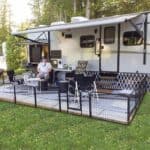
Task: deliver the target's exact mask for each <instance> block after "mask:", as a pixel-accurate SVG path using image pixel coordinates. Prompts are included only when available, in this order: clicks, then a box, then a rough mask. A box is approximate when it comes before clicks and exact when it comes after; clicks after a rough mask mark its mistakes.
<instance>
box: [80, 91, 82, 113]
mask: <svg viewBox="0 0 150 150" xmlns="http://www.w3.org/2000/svg"><path fill="white" fill-rule="evenodd" d="M80 109H81V115H82V92H80Z"/></svg>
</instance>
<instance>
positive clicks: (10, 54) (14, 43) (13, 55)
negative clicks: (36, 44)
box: [6, 35, 26, 70]
mask: <svg viewBox="0 0 150 150" xmlns="http://www.w3.org/2000/svg"><path fill="white" fill-rule="evenodd" d="M20 42H21V39H19V38H16V37H14V36H11V35H9V36H8V37H7V43H6V46H7V51H6V61H7V67H8V69H9V70H10V69H13V70H15V69H18V68H20V67H22V66H21V65H22V62H23V61H24V60H25V59H26V56H25V55H24V54H25V49H24V46H21V45H19V43H20ZM23 53H24V54H23Z"/></svg>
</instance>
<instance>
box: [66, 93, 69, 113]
mask: <svg viewBox="0 0 150 150" xmlns="http://www.w3.org/2000/svg"><path fill="white" fill-rule="evenodd" d="M66 95H67V113H68V109H69V95H68V91H67V93H66Z"/></svg>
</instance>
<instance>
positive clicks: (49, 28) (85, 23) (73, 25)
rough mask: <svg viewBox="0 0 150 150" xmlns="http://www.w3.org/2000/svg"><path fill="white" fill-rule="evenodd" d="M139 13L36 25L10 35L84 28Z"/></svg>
mask: <svg viewBox="0 0 150 150" xmlns="http://www.w3.org/2000/svg"><path fill="white" fill-rule="evenodd" d="M140 15H142V13H134V14H126V15H117V16H112V17H103V18H99V19H91V20H88V21H82V22H77V23H66V24H61V25H53V26H47V27H38V28H33V29H28V30H25V31H20V32H14V33H12V35H22V34H29V33H37V32H47V31H61V30H67V29H77V28H85V27H92V26H100V25H109V24H117V23H123V22H126V21H128V20H132V19H134V18H136V17H139V16H140Z"/></svg>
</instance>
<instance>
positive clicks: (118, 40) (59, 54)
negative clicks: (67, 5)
mask: <svg viewBox="0 0 150 150" xmlns="http://www.w3.org/2000/svg"><path fill="white" fill-rule="evenodd" d="M13 35H14V36H18V37H21V38H24V39H26V40H28V41H30V42H29V49H28V51H29V59H28V61H29V62H31V63H33V64H36V63H38V62H39V61H40V58H41V57H42V56H46V57H47V58H49V59H50V60H51V61H52V62H53V63H54V64H57V62H59V63H62V64H63V65H64V64H67V65H70V66H72V68H75V67H76V65H77V61H78V60H86V61H88V66H87V70H88V71H100V72H101V71H111V72H112V71H113V72H140V73H150V12H141V13H134V14H125V15H117V16H111V17H102V18H99V19H91V20H88V19H87V18H83V17H73V18H72V19H71V23H65V22H55V23H52V24H51V26H44V27H43V26H42V27H38V28H33V29H28V30H25V31H20V32H15V33H13ZM56 67H58V65H56Z"/></svg>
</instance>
